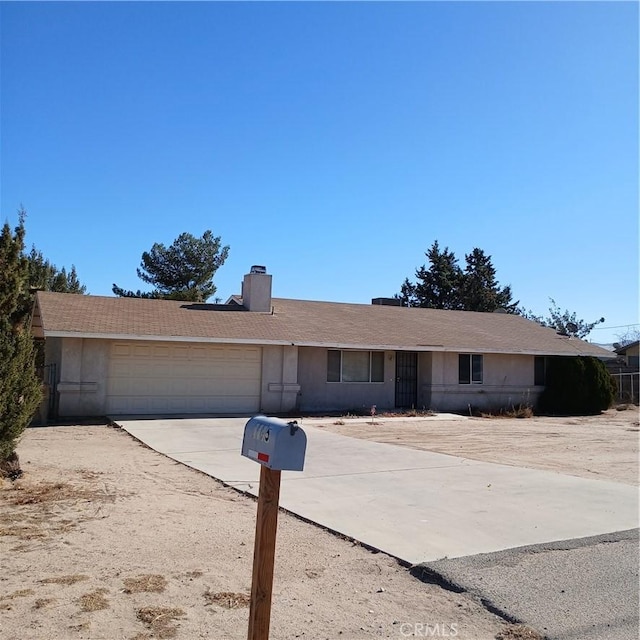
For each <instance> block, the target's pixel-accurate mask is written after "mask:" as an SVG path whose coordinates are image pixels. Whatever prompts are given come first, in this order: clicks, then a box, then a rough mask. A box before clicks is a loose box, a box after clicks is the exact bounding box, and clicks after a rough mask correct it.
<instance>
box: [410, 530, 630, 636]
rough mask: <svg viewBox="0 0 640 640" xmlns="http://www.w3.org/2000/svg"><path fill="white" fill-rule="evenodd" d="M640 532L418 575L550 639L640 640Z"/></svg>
mask: <svg viewBox="0 0 640 640" xmlns="http://www.w3.org/2000/svg"><path fill="white" fill-rule="evenodd" d="M639 560H640V558H639V551H638V529H632V530H629V531H622V532H618V533H611V534H606V535H601V536H595V537H591V538H580V539H575V540H569V541H564V542H554V543H550V544H541V545H533V546H528V547H519V548H516V549H508V550H506V551H499V552H496V553H487V554H480V555H475V556H469V557H466V558H455V559H451V560H438V561H436V562H430V563H424V564H421V565H418V566H417V567H415V568H414V569H413V572H414V574H415V575H417V576H418V577H421V578H422V579H424V580H425V581H428V582H436V583H440V584H443V585H444V586H446V587H448V588H450V589H453V590H455V591H466V592H468V593H469V594H471V595H473V596H475V597H476V598H478V599H479V600H481V601H482V602H483V603H484V604H485V606H487V608H489V609H491V610H493V611H495V612H496V613H499V614H501V615H502V616H503V617H505V618H507V619H510V620H511V621H512V622H522V623H525V624H527V625H529V626H531V627H533V628H534V629H535V630H537V631H538V632H540V633H542V634H544V635H545V636H546V637H547V638H549V639H550V640H636V639H637V638H638V637H640V633H639V632H640V629H639V624H638V616H639V613H640V612H639V608H638V600H639V595H638V585H639V577H638V566H639Z"/></svg>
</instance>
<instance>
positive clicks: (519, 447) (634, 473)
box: [308, 405, 639, 485]
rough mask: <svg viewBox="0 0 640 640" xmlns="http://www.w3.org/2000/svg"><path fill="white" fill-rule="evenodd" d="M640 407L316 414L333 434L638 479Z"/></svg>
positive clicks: (617, 479) (570, 472) (630, 480)
mask: <svg viewBox="0 0 640 640" xmlns="http://www.w3.org/2000/svg"><path fill="white" fill-rule="evenodd" d="M638 418H639V414H638V407H634V406H633V405H631V406H630V407H629V408H627V409H626V410H621V411H618V410H616V409H611V410H609V411H606V412H604V413H602V414H601V415H599V416H586V417H575V418H542V417H534V418H524V419H517V418H499V419H495V418H493V419H490V418H459V419H453V420H443V419H442V418H441V417H439V416H433V417H424V418H419V419H415V420H414V419H408V418H401V419H398V418H389V417H385V416H375V418H374V420H373V424H372V419H371V418H368V419H365V418H351V417H342V418H326V419H317V418H314V419H313V420H311V421H308V422H309V424H313V426H316V427H324V428H326V429H327V430H329V431H333V432H334V433H341V434H343V435H347V436H351V437H354V438H363V439H366V440H375V441H376V442H383V443H387V444H396V445H401V446H404V447H412V448H414V449H424V450H428V451H436V452H438V453H448V454H451V455H455V456H461V457H463V458H470V459H472V460H484V461H486V462H497V463H500V464H508V465H515V466H519V467H529V468H531V469H544V470H547V471H557V472H560V473H566V474H568V475H574V476H581V477H583V478H600V479H603V480H613V481H615V482H623V483H626V484H632V485H637V484H638V443H639V437H638V435H639V427H638V422H639V421H638Z"/></svg>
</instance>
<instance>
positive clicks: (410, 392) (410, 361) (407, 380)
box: [396, 351, 418, 409]
mask: <svg viewBox="0 0 640 640" xmlns="http://www.w3.org/2000/svg"><path fill="white" fill-rule="evenodd" d="M417 403H418V354H417V353H415V352H414V351H396V407H398V408H401V409H415V408H416V404H417Z"/></svg>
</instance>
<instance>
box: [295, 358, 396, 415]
mask: <svg viewBox="0 0 640 640" xmlns="http://www.w3.org/2000/svg"><path fill="white" fill-rule="evenodd" d="M395 366H396V365H395V354H394V352H393V351H385V354H384V382H327V349H325V348H321V347H300V350H299V354H298V383H299V384H300V396H299V408H300V410H301V411H349V410H357V411H365V412H367V411H370V410H371V406H372V405H374V404H375V405H376V408H377V410H381V409H390V408H393V406H394V403H395Z"/></svg>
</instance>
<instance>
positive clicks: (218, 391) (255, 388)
mask: <svg viewBox="0 0 640 640" xmlns="http://www.w3.org/2000/svg"><path fill="white" fill-rule="evenodd" d="M261 361H262V350H261V348H260V347H246V346H219V345H193V344H184V343H166V342H164V343H159V342H116V343H114V344H113V346H112V348H111V357H110V361H109V380H108V384H107V411H108V413H110V414H127V413H128V414H161V413H236V412H237V413H254V412H256V411H258V409H259V406H260V371H261Z"/></svg>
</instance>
